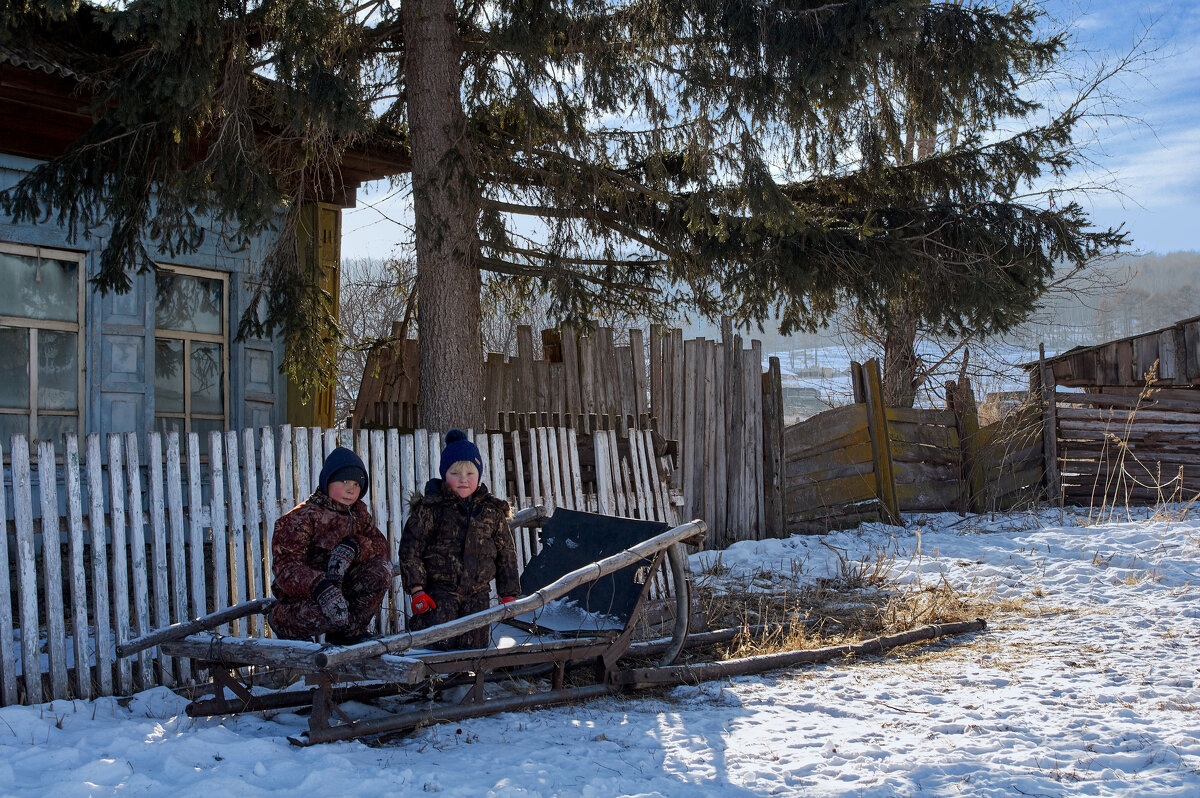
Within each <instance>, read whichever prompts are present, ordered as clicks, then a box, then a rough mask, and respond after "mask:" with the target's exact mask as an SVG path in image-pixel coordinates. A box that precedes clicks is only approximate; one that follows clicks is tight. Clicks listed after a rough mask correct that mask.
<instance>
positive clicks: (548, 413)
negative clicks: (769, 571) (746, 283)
mask: <svg viewBox="0 0 1200 798" xmlns="http://www.w3.org/2000/svg"><path fill="white" fill-rule="evenodd" d="M581 330H582V331H583V332H586V334H580V333H581ZM395 332H396V335H397V336H399V335H400V330H399V327H397V329H396V331H395ZM540 338H541V340H540V342H539V343H540V346H539V345H537V344H535V339H534V335H533V329H532V328H531V327H528V326H521V327H518V328H517V354H516V355H515V356H513V357H511V358H508V357H505V356H504V355H502V354H498V353H494V352H493V353H490V354H489V355H488V356H487V362H486V364H485V367H484V375H485V376H484V399H485V413H486V418H487V429H488V431H489V432H491V431H497V432H504V433H508V432H511V431H524V430H527V429H529V428H531V427H537V426H550V427H559V426H563V427H568V428H570V429H574V430H575V431H576V432H577V433H578V434H580V435H583V434H590V433H592V432H597V431H603V432H609V431H615V432H616V435H617V437H618V438H622V439H623V438H624V437H625V436H626V434H627V432H628V430H631V429H632V430H637V431H645V430H647V429H652V430H654V432H655V433H657V434H658V436H659V437H660V438H661V439H663V440H664V441H668V442H673V443H671V444H668V448H667V449H666V450H665V451H667V452H669V453H670V454H671V456H672V458H673V462H672V465H673V469H672V473H671V479H672V485H673V486H674V487H675V488H676V489H677V490H679V491H680V493H681V494H682V496H683V506H684V508H685V514H686V515H687V516H688V517H691V518H704V519H705V520H706V522H707V523H708V541H707V545H708V546H709V547H723V546H725V545H728V544H729V543H732V542H734V541H737V540H758V539H761V538H764V537H772V536H778V535H781V534H783V506H784V496H783V483H782V480H781V472H780V469H781V467H782V458H783V449H782V446H783V441H782V427H783V400H782V388H781V385H780V372H779V364H778V362H777V361H775V362H773V363H772V364H771V365H770V366H769V367H768V370H767V372H766V373H764V372H763V370H762V362H763V352H762V344H761V343H760V342H759V341H751V342H750V345H749V347H748V348H745V347H743V342H742V338H741V336H739V335H734V334H733V331H732V326H731V325H730V323H729V322H728V320H726V321H725V323H724V324H723V328H722V335H721V340H720V341H715V340H706V339H704V338H697V339H694V340H689V341H684V340H683V331H682V330H679V329H668V328H666V327H663V326H659V325H652V326H651V327H650V329H649V335H648V340H647V336H646V335H644V334H643V331H642V330H639V329H630V330H628V331H627V334H626V336H625V338H626V339H627V340H628V344H626V345H620V346H618V345H615V344H614V341H615V340H616V336H615V335H614V331H613V330H611V329H609V328H605V327H591V326H589V327H584V328H581V329H577V328H575V327H572V326H571V325H563V326H562V327H561V328H558V329H550V330H543V331H542V332H541V336H540ZM539 349H540V351H539ZM539 355H541V357H539ZM417 373H418V364H417V343H416V341H415V340H411V339H410V340H406V341H403V342H400V341H395V342H393V343H391V344H390V345H388V346H381V347H378V348H377V349H375V350H374V351H373V352H372V354H371V356H370V358H369V359H368V363H367V366H366V368H365V370H364V372H363V379H362V383H361V385H360V388H359V394H358V401H357V403H356V407H355V412H354V417H353V423H354V425H355V426H356V427H371V426H400V427H404V426H406V425H416V424H417V423H418V421H419V418H418V415H417V412H416V403H417V399H418V385H417V376H416V375H417Z"/></svg>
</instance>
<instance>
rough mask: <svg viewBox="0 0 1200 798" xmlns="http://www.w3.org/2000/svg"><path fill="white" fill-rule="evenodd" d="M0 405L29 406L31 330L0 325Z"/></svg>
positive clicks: (0, 293)
mask: <svg viewBox="0 0 1200 798" xmlns="http://www.w3.org/2000/svg"><path fill="white" fill-rule="evenodd" d="M3 293H4V292H3V291H0V295H3ZM0 407H12V408H20V407H24V408H28V407H29V330H23V329H21V328H19V327H0ZM26 432H28V430H26Z"/></svg>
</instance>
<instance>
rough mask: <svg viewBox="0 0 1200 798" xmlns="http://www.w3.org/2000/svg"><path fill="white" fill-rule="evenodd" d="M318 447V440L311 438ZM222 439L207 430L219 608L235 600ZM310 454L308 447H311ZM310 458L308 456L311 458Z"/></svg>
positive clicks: (225, 628)
mask: <svg viewBox="0 0 1200 798" xmlns="http://www.w3.org/2000/svg"><path fill="white" fill-rule="evenodd" d="M313 443H314V444H315V445H316V446H317V447H318V448H319V447H320V443H319V441H313ZM224 452H225V442H224V436H223V435H222V434H221V433H220V432H218V431H216V430H214V431H212V432H210V433H209V440H208V473H209V484H210V486H211V491H212V495H211V497H210V501H209V510H210V518H211V522H212V572H213V609H214V610H219V609H222V608H224V607H230V606H232V605H234V604H236V603H237V601H236V600H235V599H234V598H233V595H232V593H233V590H234V589H235V588H233V586H232V585H231V584H230V582H231V581H233V580H231V579H230V563H229V538H228V536H227V533H226V526H225V523H226V522H225V518H226V513H225V455H224ZM310 455H311V451H310ZM310 461H311V458H310ZM229 631H230V627H229V625H228V624H225V625H224V626H222V627H221V633H222V634H228V633H229Z"/></svg>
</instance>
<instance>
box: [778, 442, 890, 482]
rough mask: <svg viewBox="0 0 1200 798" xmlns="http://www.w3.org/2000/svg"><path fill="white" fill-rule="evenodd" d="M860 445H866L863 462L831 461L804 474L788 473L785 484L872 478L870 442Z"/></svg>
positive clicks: (873, 471) (873, 472)
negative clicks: (854, 477)
mask: <svg viewBox="0 0 1200 798" xmlns="http://www.w3.org/2000/svg"><path fill="white" fill-rule="evenodd" d="M860 445H862V446H866V449H867V460H866V461H865V462H847V463H840V464H838V463H831V464H829V465H827V466H826V467H824V468H819V469H816V470H814V471H809V472H807V473H804V474H788V475H786V476H785V477H784V479H785V481H786V484H787V485H788V486H789V487H791V486H793V485H815V484H816V483H818V482H827V481H829V480H831V479H841V478H842V477H851V476H859V475H861V476H865V477H869V478H871V479H874V478H875V477H874V474H875V463H874V461H873V460H872V459H871V444H870V442H867V443H866V444H860Z"/></svg>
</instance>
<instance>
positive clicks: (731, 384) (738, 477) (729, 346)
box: [721, 335, 753, 545]
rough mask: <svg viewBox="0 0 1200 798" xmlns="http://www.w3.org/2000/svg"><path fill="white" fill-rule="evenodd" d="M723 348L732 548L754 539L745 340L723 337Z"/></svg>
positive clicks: (727, 517)
mask: <svg viewBox="0 0 1200 798" xmlns="http://www.w3.org/2000/svg"><path fill="white" fill-rule="evenodd" d="M721 348H722V349H723V350H725V391H724V399H725V419H726V422H725V452H726V459H725V469H726V472H725V473H726V484H727V485H728V486H729V490H728V491H727V492H726V494H725V495H726V511H725V512H726V515H725V528H726V530H727V536H726V538H725V543H724V545H728V544H729V543H732V542H734V541H736V540H747V539H751V538H752V537H753V536H751V535H749V534H748V533H749V531H750V530H749V528H748V527H749V516H748V514H747V506H746V499H747V495H748V492H749V489H750V486H749V485H747V484H746V446H745V439H746V397H745V393H744V391H743V388H742V386H743V385H744V384H745V382H744V377H743V371H744V366H745V363H744V356H743V353H742V336H740V335H733V336H732V338H730V337H729V336H728V335H723V336H722V340H721Z"/></svg>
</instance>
